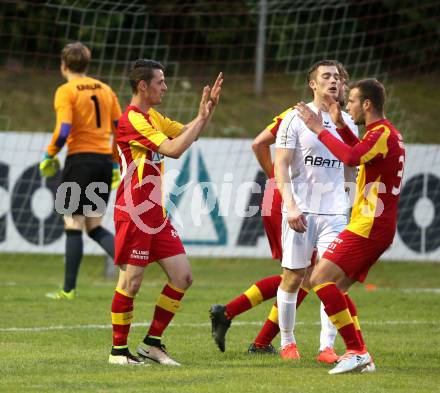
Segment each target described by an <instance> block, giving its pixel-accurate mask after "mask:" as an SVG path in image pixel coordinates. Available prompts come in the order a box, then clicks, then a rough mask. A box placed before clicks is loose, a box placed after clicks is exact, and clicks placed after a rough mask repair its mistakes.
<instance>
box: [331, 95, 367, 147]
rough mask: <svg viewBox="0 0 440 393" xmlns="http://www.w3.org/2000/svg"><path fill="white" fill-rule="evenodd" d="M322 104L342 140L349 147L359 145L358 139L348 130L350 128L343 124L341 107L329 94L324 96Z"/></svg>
mask: <svg viewBox="0 0 440 393" xmlns="http://www.w3.org/2000/svg"><path fill="white" fill-rule="evenodd" d="M324 104H325V105H326V106H327V110H328V112H329V114H330V117H331V118H332V121H333V123H335V125H336V131H337V132H338V134H339V135H340V137H341V138H342V140H343V141H344V142H345V143H346V144H347V145H350V146H354V145H356V144H357V143H359V138H358V137H357V136H356V135H355V134H354V133H353V131H352V130H350V127H349V126H348V125H347V124H346V123H345V121H344V118H343V117H342V111H341V106H340V105H339V102H337V101H336V100H335V99H334V98H333V97H332V96H331V95H330V94H324Z"/></svg>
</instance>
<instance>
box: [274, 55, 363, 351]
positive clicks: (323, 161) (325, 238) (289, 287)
mask: <svg viewBox="0 0 440 393" xmlns="http://www.w3.org/2000/svg"><path fill="white" fill-rule="evenodd" d="M339 79H340V75H339V71H338V63H337V62H335V61H332V60H323V61H320V62H318V63H315V64H314V65H313V66H312V67H311V69H310V71H309V73H308V82H309V86H310V88H311V89H312V91H313V101H312V102H310V103H309V104H308V106H309V107H310V108H311V109H312V110H313V111H314V112H318V111H321V113H322V117H323V123H324V126H325V127H326V129H328V130H329V131H330V132H331V133H332V134H333V135H335V136H337V137H339V135H338V132H337V129H336V126H335V124H334V123H333V121H332V120H331V117H330V115H329V113H327V112H325V109H326V104H325V96H326V95H330V96H332V97H333V98H335V99H337V97H338V94H339V88H340V87H341V85H340V81H339ZM343 117H344V121H345V122H346V123H347V124H349V125H350V127H353V128H352V129H353V130H355V132H357V127H356V126H355V124H354V123H353V121H352V119H351V117H350V116H349V115H348V114H347V113H345V112H343ZM339 138H340V137H339ZM340 139H341V138H340ZM275 152H276V153H275V178H276V182H277V186H278V189H279V190H280V191H281V194H282V197H283V220H282V244H283V258H282V263H281V266H282V267H283V277H282V280H281V283H280V286H279V288H278V293H277V303H278V322H279V326H280V332H281V351H280V355H281V357H282V358H285V359H298V358H299V357H300V356H299V353H298V350H297V347H296V341H295V337H294V334H293V329H294V324H295V314H296V310H295V306H296V298H297V293H298V288H299V286H300V284H301V281H302V279H303V277H304V274H305V271H306V268H307V267H309V266H310V258H311V256H312V252H313V249H314V248H315V247H316V248H317V249H318V253H319V254H320V255H322V254H323V252H324V251H325V250H326V248H327V246H328V245H330V243H331V242H332V241H333V240H334V239H335V237H336V236H337V235H338V234H339V232H341V231H342V229H344V227H345V226H346V224H347V216H346V211H347V207H348V200H347V197H346V193H345V176H344V164H343V163H342V162H341V161H339V160H338V159H337V158H336V157H335V156H334V155H333V154H332V153H330V152H329V151H328V149H326V147H325V146H324V145H323V144H322V143H321V142H320V141H319V140H318V138H317V137H316V135H315V134H314V133H313V132H312V131H310V130H309V129H308V128H307V126H306V125H305V124H304V123H303V121H302V120H301V119H300V118H299V116H298V112H297V110H294V111H292V112H290V113H289V114H288V115H287V116H286V117H285V118H284V119H283V121H282V123H281V125H280V129H279V131H278V134H277V139H276V150H275ZM349 174H350V173H349V172H347V174H346V175H349Z"/></svg>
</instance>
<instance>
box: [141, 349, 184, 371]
mask: <svg viewBox="0 0 440 393" xmlns="http://www.w3.org/2000/svg"><path fill="white" fill-rule="evenodd" d="M136 352H137V353H138V355H139V356H140V357H141V358H143V359H149V360H152V361H153V362H156V363H159V364H163V365H165V366H181V364H180V363H178V362H176V361H175V360H174V359H172V358H171V357H170V355H168V353H167V351H166V348H165V345H161V346H160V347H155V346H152V345H146V344H145V343H141V344H139V346H138V347H137V349H136Z"/></svg>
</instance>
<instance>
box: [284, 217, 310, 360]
mask: <svg viewBox="0 0 440 393" xmlns="http://www.w3.org/2000/svg"><path fill="white" fill-rule="evenodd" d="M306 219H307V231H306V232H304V233H298V232H296V231H294V230H293V229H291V228H290V226H289V223H288V221H287V217H286V215H284V214H283V221H282V240H283V259H282V262H281V266H282V267H283V278H282V280H281V284H280V286H279V287H278V293H277V304H278V324H279V327H280V334H281V351H280V355H281V357H282V358H284V359H299V357H300V356H299V353H298V350H297V347H296V340H295V336H294V332H293V331H294V327H295V318H296V303H297V298H298V290H299V287H300V285H301V282H302V279H303V277H304V275H305V271H306V268H308V267H309V266H310V265H311V262H310V260H311V257H312V254H313V249H314V244H315V237H316V222H315V221H316V217H315V215H311V214H308V215H306Z"/></svg>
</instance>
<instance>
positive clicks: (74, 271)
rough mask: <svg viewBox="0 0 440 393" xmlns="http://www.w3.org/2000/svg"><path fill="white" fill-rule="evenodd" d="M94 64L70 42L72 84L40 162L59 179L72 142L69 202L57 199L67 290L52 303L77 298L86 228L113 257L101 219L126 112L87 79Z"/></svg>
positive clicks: (60, 94)
mask: <svg viewBox="0 0 440 393" xmlns="http://www.w3.org/2000/svg"><path fill="white" fill-rule="evenodd" d="M90 60H91V54H90V50H89V48H87V47H86V46H85V45H83V44H82V43H80V42H75V43H71V44H68V45H67V46H66V47H65V48H64V49H63V51H62V54H61V74H62V76H63V77H64V78H65V79H66V80H67V83H64V84H63V85H61V86H60V87H59V88H58V89H57V91H56V93H55V101H54V106H55V112H56V127H55V131H54V134H53V136H52V140H51V142H50V144H49V146H47V150H46V152H45V153H44V156H43V159H42V161H41V163H40V174H41V176H43V177H50V176H53V175H55V173H56V172H57V170H58V169H59V167H60V164H59V161H58V158H57V157H56V154H57V153H58V152H59V151H60V150H61V149H62V148H63V146H64V145H65V144H67V158H66V161H65V165H64V169H63V171H62V184H61V186H60V187H63V188H62V190H63V192H58V193H57V195H58V196H59V195H65V198H63V200H57V201H56V206H57V210H58V212H61V211H62V213H63V216H64V228H65V232H66V255H65V273H64V287H63V289H61V290H60V291H57V292H51V293H48V294H46V296H47V297H49V298H52V299H69V300H71V299H74V298H75V294H76V292H75V288H76V280H77V276H78V271H79V266H80V264H81V259H82V256H83V239H82V231H83V230H84V229H85V230H86V231H87V234H88V235H89V237H90V238H92V239H93V240H94V241H96V242H97V243H98V244H99V245H100V246H101V247H102V248H103V249H104V250H105V252H106V253H107V254H108V255H110V256H111V257H113V256H114V237H113V234H111V233H110V232H109V231H107V230H106V229H105V228H103V227H102V226H101V221H102V216H103V215H104V213H105V209H106V205H107V202H108V199H109V194H110V189H111V188H116V187H117V186H118V185H119V179H120V172H119V165H118V164H117V162H118V158H117V157H118V155H117V150H116V144H115V143H114V142H113V140H114V139H115V138H113V136H114V133H115V130H116V127H117V122H118V120H119V117H120V116H121V108H120V106H119V102H118V99H117V97H116V95H115V93H114V92H113V91H112V89H111V88H110V87H109V86H108V85H106V84H105V83H102V82H101V81H99V80H97V79H93V78H90V77H88V76H87V75H86V72H87V68H88V65H89V63H90ZM58 196H57V198H58ZM60 209H61V210H60Z"/></svg>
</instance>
